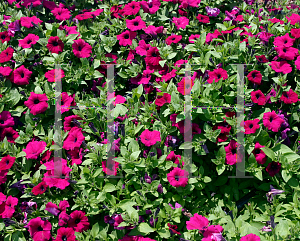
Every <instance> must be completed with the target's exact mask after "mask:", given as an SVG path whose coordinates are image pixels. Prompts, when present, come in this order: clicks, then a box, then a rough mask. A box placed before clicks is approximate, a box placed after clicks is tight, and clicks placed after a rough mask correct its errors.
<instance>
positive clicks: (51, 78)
mask: <svg viewBox="0 0 300 241" xmlns="http://www.w3.org/2000/svg"><path fill="white" fill-rule="evenodd" d="M56 72H57V74H58V76H55V73H56ZM45 77H46V78H47V80H48V82H51V83H52V82H55V78H56V79H57V80H58V81H60V80H61V79H62V78H63V77H65V72H64V71H63V70H62V69H60V70H59V71H58V70H56V69H52V70H49V71H47V72H46V73H45Z"/></svg>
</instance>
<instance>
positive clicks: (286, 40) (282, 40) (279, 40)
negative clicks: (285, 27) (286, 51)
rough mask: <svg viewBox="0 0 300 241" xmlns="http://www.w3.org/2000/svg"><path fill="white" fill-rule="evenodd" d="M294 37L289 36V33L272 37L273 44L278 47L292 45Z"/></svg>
mask: <svg viewBox="0 0 300 241" xmlns="http://www.w3.org/2000/svg"><path fill="white" fill-rule="evenodd" d="M294 42H295V39H292V38H290V35H289V33H286V34H285V35H284V36H279V37H276V38H275V39H274V45H275V46H278V47H291V46H293V44H294Z"/></svg>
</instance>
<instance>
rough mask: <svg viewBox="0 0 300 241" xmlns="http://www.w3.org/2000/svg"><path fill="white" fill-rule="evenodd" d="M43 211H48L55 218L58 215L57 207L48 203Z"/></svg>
mask: <svg viewBox="0 0 300 241" xmlns="http://www.w3.org/2000/svg"><path fill="white" fill-rule="evenodd" d="M45 210H46V211H48V212H49V213H51V214H53V215H54V216H57V215H58V214H59V213H60V210H59V208H58V207H57V205H56V204H55V203H52V202H48V203H47V204H46V208H45Z"/></svg>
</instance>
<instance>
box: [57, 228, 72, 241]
mask: <svg viewBox="0 0 300 241" xmlns="http://www.w3.org/2000/svg"><path fill="white" fill-rule="evenodd" d="M75 240H76V236H75V231H74V230H73V228H65V227H61V228H59V229H58V230H57V236H56V241H75Z"/></svg>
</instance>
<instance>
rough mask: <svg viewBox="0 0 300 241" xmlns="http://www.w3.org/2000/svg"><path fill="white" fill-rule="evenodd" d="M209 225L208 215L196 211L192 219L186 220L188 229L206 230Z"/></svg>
mask: <svg viewBox="0 0 300 241" xmlns="http://www.w3.org/2000/svg"><path fill="white" fill-rule="evenodd" d="M208 225H209V221H208V219H207V218H206V217H203V216H201V215H199V214H198V213H195V214H194V216H193V217H191V218H190V221H186V228H187V230H194V229H198V230H199V231H202V230H205V229H206V228H207V227H208Z"/></svg>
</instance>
